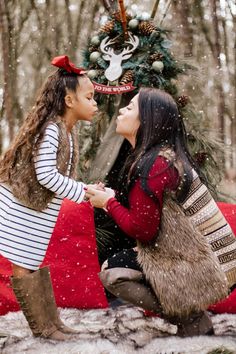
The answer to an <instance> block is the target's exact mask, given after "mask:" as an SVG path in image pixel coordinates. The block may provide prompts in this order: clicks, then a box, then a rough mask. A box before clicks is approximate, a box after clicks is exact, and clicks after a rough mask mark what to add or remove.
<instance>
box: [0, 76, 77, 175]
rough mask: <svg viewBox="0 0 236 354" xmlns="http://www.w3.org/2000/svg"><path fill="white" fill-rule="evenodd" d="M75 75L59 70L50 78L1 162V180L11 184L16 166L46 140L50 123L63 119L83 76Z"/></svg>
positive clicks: (31, 154)
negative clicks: (70, 95)
mask: <svg viewBox="0 0 236 354" xmlns="http://www.w3.org/2000/svg"><path fill="white" fill-rule="evenodd" d="M82 76H84V75H77V74H75V73H68V72H66V71H65V70H64V69H58V70H57V71H56V72H54V73H53V74H52V75H50V76H49V77H48V79H47V80H46V82H45V84H44V85H43V87H42V89H41V92H40V94H39V97H38V98H37V100H36V104H35V106H34V107H33V108H32V110H31V111H30V112H29V114H28V115H27V117H26V119H25V121H24V122H23V125H22V127H21V129H20V130H19V132H18V134H17V135H16V137H15V139H14V140H13V142H12V144H11V145H10V147H9V149H8V150H7V151H6V152H5V154H4V155H3V156H2V158H1V161H0V180H1V181H4V182H8V180H9V176H10V173H11V171H12V169H14V166H15V165H16V164H17V163H18V162H19V160H21V161H27V160H29V158H31V156H33V152H34V149H35V146H36V136H37V137H38V140H37V144H38V143H39V142H40V140H41V139H42V137H43V134H44V131H45V127H46V126H47V124H49V122H51V121H54V120H55V119H57V117H58V116H63V114H64V113H65V109H66V104H65V96H66V93H67V89H68V90H70V91H73V92H76V89H77V87H78V86H79V79H78V78H79V77H82Z"/></svg>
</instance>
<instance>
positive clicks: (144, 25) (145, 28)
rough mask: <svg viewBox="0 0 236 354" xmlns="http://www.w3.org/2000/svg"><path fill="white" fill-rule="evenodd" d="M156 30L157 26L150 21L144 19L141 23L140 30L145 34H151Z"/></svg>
mask: <svg viewBox="0 0 236 354" xmlns="http://www.w3.org/2000/svg"><path fill="white" fill-rule="evenodd" d="M155 30H156V27H155V26H154V25H153V24H152V23H151V22H149V21H142V22H140V24H139V31H140V32H141V34H143V35H144V36H149V35H150V34H152V32H154V31H155Z"/></svg>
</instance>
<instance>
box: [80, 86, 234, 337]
mask: <svg viewBox="0 0 236 354" xmlns="http://www.w3.org/2000/svg"><path fill="white" fill-rule="evenodd" d="M116 132H117V133H118V134H121V135H122V136H124V137H125V138H126V139H127V140H128V141H129V142H130V144H131V146H132V151H131V153H130V155H129V157H128V159H127V160H126V163H125V168H124V170H123V179H122V180H121V181H122V182H123V186H124V187H123V189H122V193H120V194H117V195H116V197H115V195H114V191H113V190H111V189H109V188H106V191H104V192H103V191H96V190H94V189H93V188H91V187H89V188H88V190H87V196H89V197H90V202H91V203H92V204H93V205H94V206H95V207H99V208H106V209H107V212H108V214H109V215H110V216H111V217H112V218H113V219H114V220H115V222H116V223H117V225H118V226H119V227H120V228H121V229H122V230H123V231H124V232H125V233H126V234H127V235H129V236H130V237H132V238H134V239H136V240H137V244H138V247H137V248H135V249H130V250H125V251H122V252H120V253H117V254H116V255H114V256H113V257H111V258H109V259H108V260H107V262H105V264H104V265H103V267H102V268H103V271H102V272H101V273H100V278H101V280H102V282H103V285H104V286H105V287H106V288H107V289H108V290H109V291H110V292H111V293H113V294H114V295H116V296H119V297H121V298H122V299H124V300H126V301H129V302H131V303H133V304H135V305H137V306H140V307H143V308H144V309H146V310H151V311H155V312H161V313H162V314H163V316H164V317H165V318H168V319H169V320H170V321H171V322H172V323H175V324H177V325H178V332H177V334H178V335H179V336H192V335H200V334H212V333H213V327H212V322H211V320H210V318H209V317H208V315H207V313H206V311H204V310H206V309H207V307H208V306H209V305H210V304H211V303H214V302H217V301H219V300H220V299H221V298H223V297H226V296H227V293H228V287H229V288H231V289H232V288H233V287H234V286H235V284H236V261H235V259H236V242H235V237H234V235H233V233H232V230H231V228H230V226H229V224H228V223H227V221H226V220H225V218H224V216H223V215H222V213H221V211H220V210H219V208H218V207H217V204H216V203H215V201H214V200H213V198H212V196H211V194H210V193H209V191H208V189H207V187H206V186H205V184H204V176H202V177H200V176H201V175H200V172H198V173H199V175H198V173H197V170H198V169H197V166H196V165H195V163H194V161H193V159H192V157H191V155H190V154H189V152H188V148H187V145H186V135H185V128H184V124H183V121H182V119H181V116H180V115H179V113H178V109H177V106H176V103H175V102H174V100H173V99H172V97H171V96H170V95H168V94H167V93H165V92H163V91H161V90H157V89H144V88H142V89H141V90H140V92H139V94H138V95H136V96H135V97H134V98H133V99H132V100H131V102H130V104H129V105H128V106H127V107H124V108H122V109H121V110H120V112H119V116H118V117H117V128H116ZM150 285H151V287H150Z"/></svg>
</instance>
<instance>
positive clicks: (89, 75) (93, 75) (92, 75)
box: [87, 70, 98, 79]
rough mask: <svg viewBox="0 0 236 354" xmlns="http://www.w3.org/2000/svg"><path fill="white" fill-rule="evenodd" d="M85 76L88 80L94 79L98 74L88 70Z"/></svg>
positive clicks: (95, 71)
mask: <svg viewBox="0 0 236 354" xmlns="http://www.w3.org/2000/svg"><path fill="white" fill-rule="evenodd" d="M87 75H88V77H89V78H90V79H94V78H95V77H97V75H98V73H97V70H89V71H88V72H87Z"/></svg>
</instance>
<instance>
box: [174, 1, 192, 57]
mask: <svg viewBox="0 0 236 354" xmlns="http://www.w3.org/2000/svg"><path fill="white" fill-rule="evenodd" d="M173 5H174V8H175V11H176V12H177V15H178V17H179V20H180V23H181V26H182V37H183V43H184V56H185V57H191V56H192V55H193V30H192V26H191V24H190V23H189V18H190V9H189V5H188V1H187V0H181V1H176V0H175V1H173Z"/></svg>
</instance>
